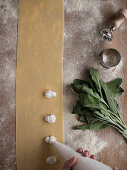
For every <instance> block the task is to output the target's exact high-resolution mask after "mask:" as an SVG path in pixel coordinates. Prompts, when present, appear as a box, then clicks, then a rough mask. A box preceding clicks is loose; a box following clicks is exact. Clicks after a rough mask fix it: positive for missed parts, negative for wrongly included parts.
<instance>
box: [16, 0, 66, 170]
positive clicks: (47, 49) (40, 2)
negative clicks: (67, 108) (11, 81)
mask: <svg viewBox="0 0 127 170" xmlns="http://www.w3.org/2000/svg"><path fill="white" fill-rule="evenodd" d="M63 16H64V15H63V0H53V1H51V0H19V22H18V56H17V75H16V152H17V169H18V170H56V169H57V170H60V169H61V165H62V159H61V158H60V156H59V154H58V153H57V151H56V150H55V148H54V147H53V146H51V145H49V144H46V143H45V141H44V139H45V137H46V136H51V135H54V136H55V137H56V138H57V139H58V141H60V142H63V113H62V112H63V110H62V53H63V25H64V24H63ZM48 89H54V90H55V91H56V93H57V96H56V97H55V98H52V99H46V98H45V97H44V95H43V94H44V92H45V91H46V90H48ZM51 112H53V113H54V115H55V116H56V118H57V121H56V123H55V124H53V125H50V124H48V123H47V122H45V120H44V118H45V116H46V115H48V114H50V113H51ZM50 155H54V156H55V157H56V158H57V163H56V164H55V165H47V164H46V163H45V161H46V158H47V157H48V156H50Z"/></svg>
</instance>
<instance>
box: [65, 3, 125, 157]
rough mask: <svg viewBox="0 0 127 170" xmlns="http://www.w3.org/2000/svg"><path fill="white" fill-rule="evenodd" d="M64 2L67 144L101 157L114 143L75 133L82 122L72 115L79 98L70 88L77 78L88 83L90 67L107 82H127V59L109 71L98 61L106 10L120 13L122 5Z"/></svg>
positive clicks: (86, 132) (102, 43)
mask: <svg viewBox="0 0 127 170" xmlns="http://www.w3.org/2000/svg"><path fill="white" fill-rule="evenodd" d="M64 2H65V4H64V9H65V31H64V57H63V83H64V88H63V92H64V98H63V110H64V132H65V133H64V134H65V143H66V144H67V145H69V146H70V147H72V148H73V149H77V148H78V147H82V148H83V149H87V150H89V151H90V152H91V153H94V154H98V153H99V152H101V151H102V150H103V149H104V148H105V147H106V146H107V145H108V144H110V142H109V141H107V140H105V139H106V138H105V139H104V140H103V139H101V138H100V137H99V135H97V133H96V132H95V131H89V130H86V131H80V130H78V131H74V130H72V129H71V128H72V127H73V126H74V125H77V124H78V123H79V122H78V121H77V120H76V117H75V115H72V114H71V112H72V107H73V105H74V102H75V101H76V99H77V96H76V95H75V94H74V93H72V91H71V90H70V88H69V84H70V83H72V82H73V80H74V79H75V78H82V79H85V71H86V70H87V69H88V68H90V67H94V68H97V69H99V70H100V73H101V77H103V79H104V80H105V81H110V80H111V79H114V78H116V77H122V78H123V63H124V60H123V59H122V60H121V62H120V64H119V65H118V66H117V67H115V68H112V69H109V70H107V69H105V68H103V67H102V66H101V65H100V63H99V61H98V54H99V53H100V51H101V50H102V49H103V45H104V40H103V39H102V38H101V36H100V33H99V31H100V30H101V29H102V27H103V22H104V16H103V9H104V7H107V8H109V7H110V9H112V10H113V11H114V12H117V11H118V9H119V8H120V5H119V1H117V2H116V1H115V0H112V1H111V0H107V1H101V0H94V1H91V0H85V1H84V0H65V1H64ZM124 27H126V25H124ZM121 29H122V27H121ZM109 75H110V76H109ZM114 141H115V139H114ZM107 143H108V144H107ZM117 146H118V144H117Z"/></svg>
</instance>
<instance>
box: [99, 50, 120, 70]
mask: <svg viewBox="0 0 127 170" xmlns="http://www.w3.org/2000/svg"><path fill="white" fill-rule="evenodd" d="M99 60H100V63H101V65H102V66H103V67H105V68H111V67H115V66H117V65H118V64H119V63H120V60H121V55H120V53H119V51H117V50H116V49H113V48H109V49H104V50H102V51H101V52H100V54H99Z"/></svg>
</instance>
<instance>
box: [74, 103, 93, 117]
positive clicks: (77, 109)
mask: <svg viewBox="0 0 127 170" xmlns="http://www.w3.org/2000/svg"><path fill="white" fill-rule="evenodd" d="M90 112H91V111H90V110H89V109H88V108H84V107H83V106H82V105H81V104H80V103H79V102H77V103H76V105H75V106H74V107H73V112H72V113H73V114H79V115H81V114H87V113H90Z"/></svg>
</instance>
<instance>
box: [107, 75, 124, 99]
mask: <svg viewBox="0 0 127 170" xmlns="http://www.w3.org/2000/svg"><path fill="white" fill-rule="evenodd" d="M121 83H122V79H121V78H117V79H115V80H112V81H110V82H108V83H106V84H107V87H108V89H109V90H110V92H111V93H112V97H113V98H117V97H118V96H120V95H122V94H123V92H124V90H123V89H122V88H121V87H120V85H121Z"/></svg>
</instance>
